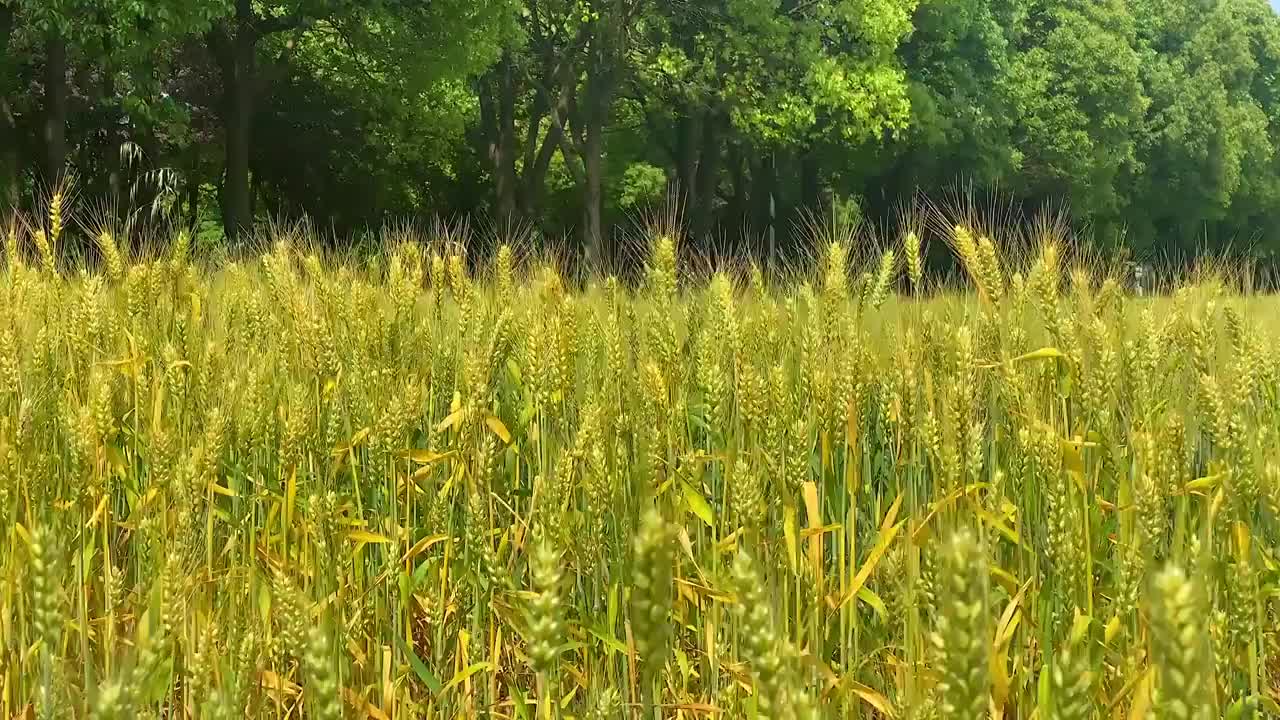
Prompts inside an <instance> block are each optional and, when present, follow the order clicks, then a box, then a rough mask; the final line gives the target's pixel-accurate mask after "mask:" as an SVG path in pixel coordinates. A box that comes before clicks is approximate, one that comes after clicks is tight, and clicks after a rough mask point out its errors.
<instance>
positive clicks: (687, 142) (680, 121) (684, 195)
mask: <svg viewBox="0 0 1280 720" xmlns="http://www.w3.org/2000/svg"><path fill="white" fill-rule="evenodd" d="M677 112H679V113H680V117H679V118H677V119H676V155H677V157H676V159H675V160H676V182H677V184H678V187H677V188H676V191H677V192H678V193H679V195H678V197H679V198H680V200H681V202H682V203H683V204H684V207H685V210H687V211H688V212H693V211H694V208H695V207H696V206H697V204H698V164H699V159H700V158H699V151H700V150H701V149H702V143H701V142H700V140H701V138H700V137H699V132H698V131H699V125H700V123H699V120H700V118H699V116H698V112H697V111H696V110H695V109H693V108H692V107H690V106H689V105H688V104H684V105H681V106H678V109H677Z"/></svg>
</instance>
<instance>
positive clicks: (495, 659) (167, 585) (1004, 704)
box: [0, 204, 1280, 720]
mask: <svg viewBox="0 0 1280 720" xmlns="http://www.w3.org/2000/svg"><path fill="white" fill-rule="evenodd" d="M67 223H68V219H67V217H66V208H65V207H61V206H60V205H57V204H55V207H54V208H51V212H50V214H49V217H48V219H47V222H46V223H39V224H40V225H42V226H43V227H42V229H41V230H40V231H37V232H36V233H26V232H22V231H15V232H13V233H12V234H11V235H8V238H7V248H6V262H5V266H4V267H3V269H0V538H3V542H0V715H2V716H3V717H6V718H10V717H13V718H36V717H39V718H90V719H92V720H124V719H125V718H162V717H163V718H181V717H191V718H214V719H225V720H232V719H233V718H234V719H243V718H270V719H272V720H286V719H297V720H317V719H322V720H339V719H340V718H347V719H348V720H364V719H366V718H370V719H373V720H380V719H387V718H397V719H405V720H408V719H410V718H422V719H423V720H436V719H439V718H454V719H457V720H470V719H472V718H477V719H478V718H501V719H504V720H515V719H517V718H523V719H524V720H533V719H534V718H537V719H538V720H621V719H628V720H658V719H659V718H677V719H680V718H683V719H687V720H694V719H695V718H707V717H716V718H734V719H741V720H761V719H769V720H819V719H831V720H835V719H836V718H840V719H841V720H847V719H849V718H861V719H863V720H890V719H893V718H904V719H906V718H909V719H912V720H956V719H964V720H987V719H988V718H1008V719H1009V720H1037V719H1038V720H1077V719H1078V720H1096V719H1098V718H1133V719H1139V718H1158V719H1159V720H1182V719H1184V718H1185V719H1187V720H1190V719H1192V718H1195V719H1199V720H1208V719H1209V718H1227V719H1231V720H1235V719H1240V720H1244V719H1246V718H1261V717H1268V718H1272V717H1276V716H1277V715H1278V714H1280V705H1278V704H1277V701H1280V694H1278V693H1280V557H1277V548H1280V422H1277V419H1278V418H1280V355H1277V353H1276V352H1274V349H1275V347H1276V342H1277V338H1278V337H1280V336H1278V335H1277V333H1278V332H1280V323H1278V322H1277V319H1276V318H1277V315H1276V313H1275V306H1276V300H1275V298H1274V297H1257V296H1251V295H1248V294H1241V293H1239V292H1237V291H1236V290H1233V289H1232V283H1229V282H1224V281H1223V278H1221V277H1216V276H1214V275H1213V274H1211V273H1205V274H1203V275H1202V276H1200V277H1198V278H1196V281H1195V282H1194V283H1189V284H1187V285H1185V286H1183V287H1178V288H1171V289H1172V290H1173V292H1172V293H1171V297H1164V298H1159V299H1143V298H1134V297H1129V296H1127V295H1126V293H1125V291H1124V289H1123V286H1122V285H1121V284H1120V283H1118V282H1116V280H1115V279H1114V278H1113V277H1109V276H1107V275H1106V274H1105V273H1104V272H1101V268H1098V267H1096V266H1094V267H1091V266H1090V265H1089V264H1088V263H1084V262H1081V261H1080V260H1079V259H1078V258H1077V257H1073V255H1072V254H1071V253H1070V252H1069V249H1070V248H1069V246H1068V244H1067V243H1065V242H1064V241H1063V238H1061V237H1058V236H1055V235H1053V234H1052V233H1046V234H1041V235H1039V236H1037V237H1036V238H1035V244H1034V245H1033V246H1032V250H1031V252H1026V253H1021V252H1018V253H1015V252H1009V251H1008V248H1010V247H1011V242H1010V240H1011V238H1009V237H1005V236H1003V235H997V236H996V237H995V239H994V240H993V239H991V238H989V237H987V236H986V235H984V234H979V233H975V232H970V231H969V230H968V229H966V228H964V227H957V228H955V229H954V231H953V233H952V235H951V238H950V240H951V242H952V244H953V247H954V249H955V251H956V255H957V256H958V258H959V260H960V262H961V264H962V265H963V266H964V268H965V269H966V270H967V271H968V273H969V276H970V279H971V286H970V287H971V288H972V289H966V290H965V291H964V292H962V293H956V294H953V295H950V296H941V295H939V296H935V295H934V294H933V293H932V292H931V291H932V288H930V287H928V282H927V280H923V285H922V278H921V276H920V265H919V259H920V256H921V252H920V251H921V248H920V245H919V240H918V238H917V237H916V236H914V235H913V234H911V233H909V232H908V233H904V235H903V236H902V237H901V238H899V242H898V243H896V244H895V246H894V247H893V249H890V250H888V251H886V252H884V253H883V254H881V255H878V256H870V257H858V256H857V255H856V254H854V253H853V252H852V250H853V247H855V245H856V244H857V243H856V241H857V240H859V238H857V237H855V236H854V235H853V234H851V233H849V232H847V231H846V230H845V229H843V228H841V227H839V226H832V227H826V228H822V229H821V233H822V234H821V235H820V238H819V239H820V240H821V243H820V247H821V253H820V254H819V258H818V262H817V263H816V267H811V268H808V269H806V271H805V272H804V273H803V274H797V275H796V276H794V277H792V278H791V279H790V280H788V281H787V282H778V283H774V282H771V281H770V279H769V278H767V276H765V275H763V274H762V273H760V272H759V271H755V270H749V269H748V268H741V270H742V272H740V273H738V272H735V271H732V270H726V271H722V272H717V273H714V274H710V275H709V276H708V275H704V274H701V273H694V272H691V268H690V267H689V266H687V265H685V264H683V263H681V262H680V261H679V260H678V259H679V258H680V257H681V256H682V252H681V248H680V243H679V241H678V240H677V237H678V236H676V235H674V234H672V233H671V232H670V228H654V229H653V230H652V231H650V232H648V233H646V235H645V237H646V242H645V243H644V244H643V245H642V246H641V248H640V250H641V253H640V254H641V259H640V264H641V265H642V266H643V276H642V279H641V280H640V281H639V282H638V283H636V284H635V285H634V286H631V285H630V284H628V283H623V282H619V281H618V280H616V279H614V278H603V277H596V278H592V279H591V280H590V281H589V282H587V283H586V284H585V285H578V284H577V283H574V282H571V281H570V280H568V279H566V278H564V277H562V275H561V273H560V272H558V271H557V270H556V268H555V266H554V265H553V264H547V263H539V262H528V261H526V260H525V259H522V258H521V257H520V256H519V254H518V253H516V252H513V251H512V249H511V248H510V247H507V246H500V247H499V248H497V249H496V250H495V251H494V252H493V253H492V255H491V257H487V258H474V257H473V258H466V257H464V256H462V255H461V254H459V253H460V251H459V249H458V246H457V245H451V244H448V243H446V242H443V241H440V239H438V238H419V237H415V236H414V235H412V234H410V233H406V232H396V233H393V234H389V235H387V236H385V237H384V238H383V240H385V241H386V246H385V252H384V253H382V254H380V255H378V256H376V257H375V258H374V259H373V260H370V261H367V262H364V261H355V260H352V259H350V258H344V257H342V256H329V257H325V256H324V255H323V254H322V253H320V252H318V251H316V250H315V249H314V247H313V246H312V245H311V243H310V240H311V238H310V237H309V236H307V235H306V234H304V233H298V232H293V231H291V230H289V229H286V228H282V229H280V230H279V231H278V232H277V233H276V234H275V235H274V236H273V238H272V239H273V240H274V244H273V246H272V247H271V249H270V251H269V252H265V253H263V254H261V255H258V256H253V257H250V256H247V255H246V256H243V257H242V259H241V261H240V262H236V263H224V264H212V263H207V262H205V261H204V260H203V259H202V258H200V257H199V256H197V255H192V254H191V253H190V252H189V251H190V247H189V244H188V241H187V238H186V236H183V235H178V236H176V237H175V238H174V241H173V242H171V243H167V245H168V247H169V251H168V252H167V253H165V254H164V255H161V256H144V257H133V256H131V255H129V254H127V253H122V252H121V251H120V246H122V245H126V244H127V245H133V244H135V243H132V242H129V243H125V242H123V238H121V237H117V236H112V235H109V234H106V235H101V236H99V237H98V244H99V248H100V251H101V255H102V257H103V259H104V261H103V263H102V266H101V267H102V269H101V272H89V273H82V272H80V271H79V269H78V268H74V267H71V266H69V265H68V264H67V263H65V262H59V261H58V259H57V256H58V254H59V253H58V250H59V245H60V244H61V243H63V242H66V235H65V234H64V233H62V232H60V229H61V227H62V226H64V225H66V224H67ZM1006 230H1007V229H1006ZM450 239H451V240H463V239H465V238H464V237H462V236H460V235H455V236H453V237H452V238H450ZM424 240H426V242H424ZM899 258H902V259H904V260H905V262H903V263H901V265H902V266H905V272H901V271H902V270H903V269H904V268H903V267H900V263H899ZM469 267H475V268H477V270H476V271H469V269H468V268H469ZM900 274H901V275H903V277H902V280H903V282H902V283H901V285H902V287H903V288H904V289H906V288H909V289H910V290H909V292H904V293H902V294H898V293H895V292H893V290H892V288H893V287H895V286H896V285H897V284H898V282H897V281H898V279H899V275H900ZM1228 280H1229V278H1228Z"/></svg>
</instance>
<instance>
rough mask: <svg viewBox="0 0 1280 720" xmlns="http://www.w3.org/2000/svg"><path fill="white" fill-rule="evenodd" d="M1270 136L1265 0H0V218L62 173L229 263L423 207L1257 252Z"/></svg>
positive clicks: (607, 235) (1274, 57) (543, 225)
mask: <svg viewBox="0 0 1280 720" xmlns="http://www.w3.org/2000/svg"><path fill="white" fill-rule="evenodd" d="M1278 147H1280V19H1277V16H1276V14H1275V12H1274V11H1273V10H1272V9H1271V7H1269V5H1268V3H1267V0H1186V1H1185V2H1176V3H1170V2H1161V1H1159V0H1129V1H1128V2H1126V1H1124V0H918V1H917V0H781V1H780V2H779V1H778V0H666V1H663V2H659V1H657V0H433V1H432V2H426V3H423V2H412V1H410V0H372V1H369V2H357V1H355V0H280V1H278V2H260V1H258V0H0V206H14V205H20V204H22V203H28V202H30V201H31V198H34V197H36V196H38V194H39V191H40V188H41V187H43V186H45V185H46V184H47V183H48V182H49V180H50V179H51V178H53V177H54V176H56V175H58V174H59V173H60V172H62V171H63V168H70V169H71V170H72V171H73V172H74V174H75V176H76V177H77V178H79V188H80V193H81V195H82V196H84V197H87V198H89V199H92V200H94V201H99V199H103V200H105V199H106V198H115V199H116V203H117V205H116V207H115V208H114V209H115V211H122V209H123V208H124V207H126V206H127V207H138V206H141V205H149V206H150V207H151V208H152V209H153V210H154V211H155V212H157V213H162V214H167V216H168V217H169V219H171V220H173V221H176V222H182V223H190V224H192V225H198V226H200V227H201V228H202V236H204V237H206V238H208V239H217V238H221V237H224V236H225V237H226V238H228V239H229V240H230V241H231V242H235V241H237V239H238V237H240V236H243V234H244V230H245V228H247V227H249V226H251V225H252V224H253V223H254V222H255V220H261V219H262V218H265V217H268V216H284V217H298V216H301V215H306V216H307V217H309V218H310V219H311V221H312V222H313V224H314V225H315V227H317V228H320V229H322V230H325V231H326V232H328V231H332V234H333V236H334V237H337V238H348V237H353V236H354V235H357V234H358V233H360V232H361V231H362V230H364V229H366V228H370V227H373V226H377V225H379V224H381V223H383V222H385V221H387V220H392V219H400V218H413V217H427V216H431V215H441V214H442V215H451V216H468V217H487V218H491V219H494V220H497V221H500V222H504V221H518V222H524V223H528V224H530V225H532V226H534V227H536V228H537V229H539V230H540V231H541V232H542V233H543V235H544V236H547V237H559V236H562V235H563V236H568V237H571V238H573V239H574V241H575V242H576V243H577V244H578V247H579V249H581V250H582V251H583V253H584V254H585V255H586V256H587V257H591V256H595V255H600V254H605V253H608V252H610V251H611V250H612V245H613V243H615V242H616V238H617V234H618V232H619V227H621V226H623V225H624V224H626V223H627V221H628V218H629V217H630V216H632V215H634V214H635V213H636V212H640V211H642V210H643V209H644V208H645V207H647V206H649V205H650V204H652V203H654V202H657V201H659V200H661V199H662V198H665V197H667V196H669V195H673V194H674V195H677V196H678V197H679V199H680V201H681V204H682V206H683V208H684V219H685V221H686V223H687V224H688V226H689V228H690V231H691V234H692V235H693V236H694V237H695V238H697V239H699V240H700V241H702V242H715V243H717V245H718V246H721V247H737V245H735V243H741V242H751V243H762V242H764V240H763V238H765V237H767V236H768V231H769V230H770V229H773V230H774V231H775V233H776V237H777V238H778V241H779V242H782V243H785V242H787V241H788V238H789V234H790V231H791V229H792V228H793V227H795V225H796V222H797V220H798V219H799V218H800V217H802V215H803V213H804V212H805V211H806V210H815V209H819V208H828V207H831V206H832V205H833V204H834V205H838V206H840V207H843V208H846V210H847V209H848V208H851V207H852V208H855V209H854V210H847V211H849V212H856V213H861V214H864V215H866V216H867V217H869V218H871V219H873V220H882V219H884V218H888V217H891V216H892V215H893V213H894V212H895V211H896V209H897V207H898V206H899V204H900V203H901V202H902V200H903V199H907V198H910V197H912V196H913V195H915V194H917V193H921V194H923V195H925V196H927V197H932V198H935V199H940V198H943V197H945V196H946V195H947V193H948V189H949V188H954V187H955V184H956V183H957V182H964V183H967V184H968V185H969V186H971V187H973V188H975V189H977V190H978V191H979V194H980V195H981V194H983V193H985V192H986V191H988V190H992V191H994V192H995V193H996V194H997V195H998V196H1000V197H1004V198H1007V199H1010V200H1012V201H1014V202H1017V203H1019V204H1020V206H1021V207H1024V208H1037V207H1041V206H1044V205H1053V206H1057V207H1065V208H1068V211H1069V213H1070V214H1071V216H1072V219H1073V220H1074V221H1075V222H1077V223H1079V224H1081V225H1082V226H1083V225H1087V226H1088V227H1089V228H1090V230H1091V233H1092V237H1093V238H1094V239H1095V240H1096V241H1097V242H1099V243H1112V244H1123V245H1125V246H1126V247H1128V248H1129V249H1131V250H1132V251H1134V253H1135V254H1138V255H1140V256H1141V255H1157V254H1158V255H1177V254H1179V253H1185V252H1189V251H1192V250H1195V249H1198V248H1209V249H1219V248H1222V247H1225V246H1227V245H1233V246H1237V247H1243V246H1248V247H1251V248H1253V250H1254V252H1255V253H1256V254H1258V255H1259V256H1262V257H1265V258H1270V257H1271V256H1272V255H1273V253H1274V252H1275V250H1276V249H1277V248H1278V247H1280V246H1277V245H1276V244H1275V243H1276V238H1273V237H1272V234H1273V228H1275V227H1277V225H1278V221H1280V157H1278V156H1277V148H1278ZM744 238H745V240H744Z"/></svg>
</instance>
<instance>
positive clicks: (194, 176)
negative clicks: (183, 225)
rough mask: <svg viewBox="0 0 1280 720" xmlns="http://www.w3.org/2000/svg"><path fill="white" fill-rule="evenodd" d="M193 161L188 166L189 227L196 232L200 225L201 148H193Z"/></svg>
mask: <svg viewBox="0 0 1280 720" xmlns="http://www.w3.org/2000/svg"><path fill="white" fill-rule="evenodd" d="M190 152H191V162H190V165H189V166H188V167H187V208H186V209H187V227H188V228H190V229H191V231H192V232H193V233H194V232H196V231H197V230H198V229H199V225H200V148H199V147H198V146H193V147H192V149H191V151H190Z"/></svg>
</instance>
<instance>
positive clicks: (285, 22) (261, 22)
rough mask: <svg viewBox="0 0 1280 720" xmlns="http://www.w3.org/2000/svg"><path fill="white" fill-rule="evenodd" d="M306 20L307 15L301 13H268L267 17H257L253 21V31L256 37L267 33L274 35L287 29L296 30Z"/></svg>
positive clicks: (261, 36) (264, 35)
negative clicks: (277, 14)
mask: <svg viewBox="0 0 1280 720" xmlns="http://www.w3.org/2000/svg"><path fill="white" fill-rule="evenodd" d="M306 22H307V17H306V16H305V15H303V14H302V13H290V14H288V15H279V16H276V15H269V16H267V17H260V18H257V19H256V20H255V21H254V23H253V32H254V34H256V35H257V36H258V37H260V38H263V37H266V36H268V35H274V34H276V33H279V32H285V31H287V30H296V29H297V28H300V27H302V26H303V25H305V24H306Z"/></svg>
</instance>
